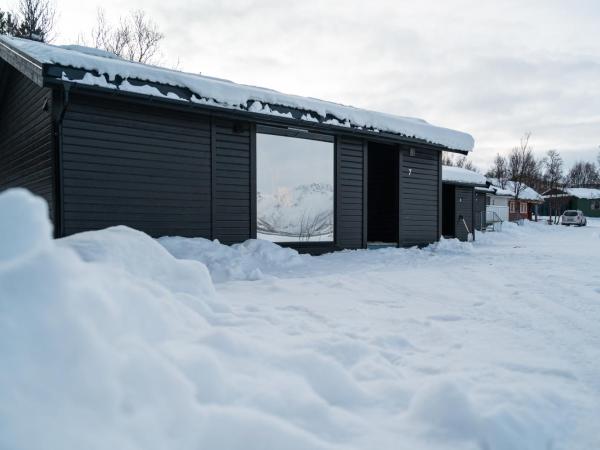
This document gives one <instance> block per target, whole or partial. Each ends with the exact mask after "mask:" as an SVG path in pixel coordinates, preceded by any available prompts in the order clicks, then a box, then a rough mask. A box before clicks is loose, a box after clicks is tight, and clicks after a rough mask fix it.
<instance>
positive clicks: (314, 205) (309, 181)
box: [256, 133, 334, 242]
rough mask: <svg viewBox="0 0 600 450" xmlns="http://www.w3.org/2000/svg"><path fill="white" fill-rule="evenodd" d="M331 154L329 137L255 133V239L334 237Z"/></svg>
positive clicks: (297, 239)
mask: <svg viewBox="0 0 600 450" xmlns="http://www.w3.org/2000/svg"><path fill="white" fill-rule="evenodd" d="M333 160H334V151H333V142H325V141H319V140H312V139H302V138H296V137H289V136H279V135H274V134H263V133H257V135H256V191H257V193H256V195H257V199H256V221H257V224H256V231H257V237H258V238H259V239H265V240H269V241H272V242H308V241H310V242H315V241H333Z"/></svg>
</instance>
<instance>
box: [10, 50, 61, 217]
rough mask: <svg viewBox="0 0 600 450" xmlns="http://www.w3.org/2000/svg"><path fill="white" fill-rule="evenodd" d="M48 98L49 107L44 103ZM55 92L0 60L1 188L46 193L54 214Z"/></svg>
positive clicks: (45, 197) (38, 193)
mask: <svg viewBox="0 0 600 450" xmlns="http://www.w3.org/2000/svg"><path fill="white" fill-rule="evenodd" d="M46 102H47V107H46V108H44V104H45V103H46ZM51 108H52V92H51V91H50V89H44V88H41V87H39V86H37V85H36V84H34V83H33V82H32V81H30V80H29V79H28V78H26V77H25V76H24V75H22V74H21V73H19V72H18V71H16V70H15V69H13V68H12V67H10V66H8V65H7V64H5V63H2V62H0V191H2V190H4V189H8V188H11V187H23V188H27V189H29V190H30V191H31V192H32V193H34V194H36V195H39V196H41V197H43V198H44V199H45V200H46V201H47V202H48V206H49V212H50V218H51V219H53V218H54V209H55V205H54V189H55V171H54V145H53V130H52V117H51Z"/></svg>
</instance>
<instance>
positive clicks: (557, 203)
mask: <svg viewBox="0 0 600 450" xmlns="http://www.w3.org/2000/svg"><path fill="white" fill-rule="evenodd" d="M542 196H543V197H544V207H543V213H544V215H549V214H550V211H551V210H552V212H553V214H556V215H561V214H562V213H563V212H564V211H566V210H567V209H578V210H580V211H582V212H583V214H585V215H586V216H587V217H600V189H593V188H564V189H549V190H547V191H545V192H544V193H543V194H542Z"/></svg>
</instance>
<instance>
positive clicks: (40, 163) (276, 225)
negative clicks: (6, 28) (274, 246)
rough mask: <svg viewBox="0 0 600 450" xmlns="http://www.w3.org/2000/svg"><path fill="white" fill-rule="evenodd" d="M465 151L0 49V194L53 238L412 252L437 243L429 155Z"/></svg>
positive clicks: (88, 53)
mask: <svg viewBox="0 0 600 450" xmlns="http://www.w3.org/2000/svg"><path fill="white" fill-rule="evenodd" d="M223 92H224V94H223ZM236 96H237V97H243V99H242V100H241V101H239V102H238V101H237V100H236V98H237V97H236ZM244 96H246V97H244ZM243 100H246V101H243ZM363 119H364V120H363ZM396 124H399V126H398V127H397V126H396ZM380 125H382V126H380ZM388 125H389V126H388ZM472 146H473V140H472V138H471V137H470V136H469V135H466V134H464V133H460V132H457V131H452V130H447V129H443V128H439V127H434V126H432V125H429V124H428V123H426V122H424V121H421V120H418V119H406V118H400V117H394V116H390V115H384V114H379V113H371V112H369V111H364V110H359V109H356V108H351V107H345V106H342V105H337V104H334V103H328V102H321V101H317V100H314V99H304V98H302V97H297V96H286V95H284V94H280V93H277V92H275V91H270V90H266V89H260V88H254V87H246V86H242V85H236V84H235V83H231V82H227V81H224V80H216V79H213V78H209V77H203V76H200V75H192V74H184V73H181V72H176V71H171V70H167V69H161V68H157V67H152V66H145V65H141V64H134V63H131V62H128V61H124V60H121V59H117V58H116V57H114V56H111V55H108V54H103V53H101V52H99V51H96V50H92V49H85V48H80V47H76V46H69V47H56V46H51V45H47V44H41V43H37V42H31V41H23V40H20V39H15V38H9V37H6V36H2V37H0V190H1V189H6V188H9V187H15V186H20V187H25V188H27V189H29V190H30V191H31V192H33V193H35V194H37V195H40V196H42V197H44V198H45V199H46V200H47V201H48V205H49V207H50V216H51V219H52V221H53V223H54V228H55V235H56V236H57V237H61V236H66V235H70V234H73V233H78V232H82V231H87V230H95V229H102V228H105V227H109V226H113V225H127V226H130V227H133V228H136V229H138V230H141V231H144V232H146V233H148V234H150V235H151V236H155V237H158V236H165V235H179V236H188V237H205V238H209V239H219V240H220V241H221V242H223V243H226V244H231V243H236V242H241V241H244V240H246V239H249V238H256V237H259V238H267V239H270V240H273V241H275V242H278V243H280V244H282V245H290V246H293V247H296V248H298V249H300V250H302V251H309V252H312V253H321V252H326V251H332V250H336V249H357V248H366V247H367V246H368V244H369V242H378V243H381V242H383V243H388V244H390V243H391V244H392V245H397V246H413V245H424V244H428V243H431V242H434V241H437V240H438V239H439V237H440V235H441V234H442V219H441V214H442V179H441V177H442V170H441V167H442V166H441V152H442V151H455V152H460V153H466V152H468V151H470V150H471V148H472ZM311 155H314V157H313V156H311ZM303 158H304V159H303ZM311 158H312V159H311ZM286 180H287V181H286ZM285 183H288V184H289V185H286V184H285ZM294 183H295V184H294ZM453 192H454V195H463V194H461V192H462V191H461V190H460V189H459V188H458V187H457V188H455V189H454V191H453ZM469 192H470V191H469ZM444 195H446V194H445V191H444ZM464 195H467V194H464ZM302 202H305V204H304V203H302ZM467 203H469V204H470V203H471V200H470V198H469V199H467V198H465V203H464V204H465V205H466V204H467ZM314 205H320V206H318V207H317V206H314ZM329 205H330V206H329ZM462 205H463V203H460V207H461V208H462ZM261 208H262V209H261ZM319 208H320V209H319ZM263 210H264V211H263ZM457 214H462V215H463V216H467V211H462V210H461V211H457ZM290 217H291V218H290Z"/></svg>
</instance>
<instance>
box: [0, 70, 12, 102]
mask: <svg viewBox="0 0 600 450" xmlns="http://www.w3.org/2000/svg"><path fill="white" fill-rule="evenodd" d="M10 69H11V67H10V66H9V64H8V63H6V62H4V61H2V60H0V104H2V100H3V98H4V92H5V90H6V85H7V83H8V76H9V72H10Z"/></svg>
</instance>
